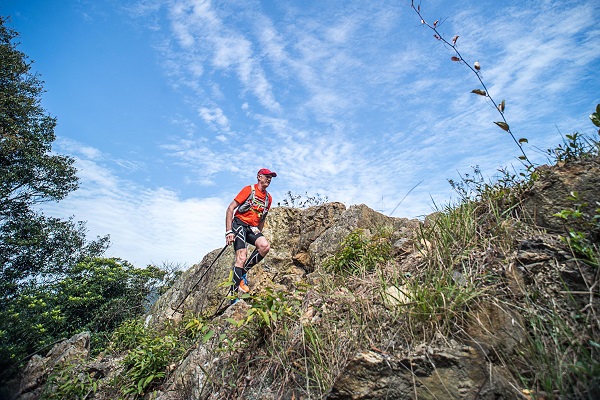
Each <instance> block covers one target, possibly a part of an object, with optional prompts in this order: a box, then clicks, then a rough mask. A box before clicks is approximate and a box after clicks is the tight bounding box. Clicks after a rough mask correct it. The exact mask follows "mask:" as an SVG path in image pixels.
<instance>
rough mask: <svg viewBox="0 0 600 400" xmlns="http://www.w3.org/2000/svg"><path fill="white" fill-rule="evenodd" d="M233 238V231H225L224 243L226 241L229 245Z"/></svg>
mask: <svg viewBox="0 0 600 400" xmlns="http://www.w3.org/2000/svg"><path fill="white" fill-rule="evenodd" d="M234 240H235V235H234V234H233V232H227V233H226V234H225V243H227V245H228V246H229V245H230V244H231V243H233V242H234Z"/></svg>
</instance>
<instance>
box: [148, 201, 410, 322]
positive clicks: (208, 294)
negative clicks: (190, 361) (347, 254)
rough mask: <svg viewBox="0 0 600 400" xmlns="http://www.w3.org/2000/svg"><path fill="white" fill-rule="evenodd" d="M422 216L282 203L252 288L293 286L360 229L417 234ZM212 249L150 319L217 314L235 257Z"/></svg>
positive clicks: (159, 303)
mask: <svg viewBox="0 0 600 400" xmlns="http://www.w3.org/2000/svg"><path fill="white" fill-rule="evenodd" d="M417 225H418V221H416V220H409V219H407V218H393V217H387V216H385V215H383V214H381V213H378V212H376V211H373V210H371V209H370V208H368V207H367V206H365V205H357V206H352V207H350V208H349V209H346V207H345V206H344V205H343V204H341V203H327V204H323V205H320V206H315V207H310V208H307V209H304V210H303V209H297V208H289V207H278V208H275V209H273V210H272V211H271V212H270V213H269V218H268V219H267V222H266V224H265V229H264V235H265V236H266V237H267V239H269V242H270V243H271V251H270V252H269V255H268V256H267V258H266V259H265V260H264V261H262V262H261V263H260V264H258V266H257V267H255V268H253V269H252V270H250V272H249V273H248V279H249V280H250V282H251V286H250V288H251V289H252V290H253V291H260V290H261V288H264V287H272V288H277V287H278V286H279V287H281V288H284V289H285V288H293V286H294V283H297V282H299V281H300V280H301V279H302V277H303V276H305V275H306V274H307V273H310V272H311V271H313V270H314V267H315V265H317V264H318V263H320V262H322V261H323V260H324V259H326V258H327V257H328V256H330V255H331V254H333V253H334V252H335V251H336V250H337V249H338V248H339V246H340V244H341V243H342V241H343V240H344V238H345V237H346V236H347V235H348V234H349V233H350V232H352V231H353V230H355V229H359V228H360V229H366V230H376V229H379V228H382V227H384V226H387V227H392V228H393V229H394V235H395V237H396V238H398V239H399V240H400V239H401V238H406V237H412V235H413V232H414V228H415V227H416V226H417ZM221 250H222V249H217V250H214V251H212V252H210V253H209V254H207V255H206V256H205V257H204V259H203V260H202V262H201V263H200V264H196V265H194V266H192V267H191V268H190V269H189V270H187V271H186V272H185V273H184V274H183V275H182V276H181V278H180V279H179V280H178V281H177V282H176V283H175V284H174V285H173V287H171V289H169V290H168V291H167V293H165V294H164V295H163V296H161V297H160V298H159V299H158V301H157V302H156V303H155V304H154V306H153V307H152V310H151V311H150V313H149V315H148V321H152V322H153V323H161V322H163V321H165V320H174V321H179V320H181V318H182V317H183V314H184V313H185V312H192V313H208V314H211V313H215V312H217V311H219V310H220V309H221V308H222V307H223V306H224V305H226V304H225V303H224V301H223V299H224V298H225V296H226V295H227V293H228V289H229V287H227V286H224V285H223V283H224V282H226V281H227V279H228V276H229V273H230V271H231V267H232V265H233V262H234V254H233V249H232V248H231V246H230V247H228V248H227V249H225V251H224V252H223V254H222V255H221V256H220V257H219V258H218V259H217V260H216V261H215V259H216V258H217V256H218V255H219V253H220V252H221Z"/></svg>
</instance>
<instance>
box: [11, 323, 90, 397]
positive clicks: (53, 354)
mask: <svg viewBox="0 0 600 400" xmlns="http://www.w3.org/2000/svg"><path fill="white" fill-rule="evenodd" d="M89 355H90V334H89V333H88V332H83V333H80V334H77V335H75V336H73V337H72V338H71V339H69V340H65V341H63V342H60V343H59V344H57V345H56V346H54V347H53V348H52V349H51V350H50V351H49V352H48V354H47V355H46V357H41V356H39V355H34V356H33V357H31V359H30V360H29V362H28V363H27V366H26V367H25V370H24V371H23V378H22V379H21V387H20V392H19V394H18V399H19V400H34V399H39V398H40V396H41V394H42V392H43V390H44V385H45V384H46V379H47V378H48V375H49V374H50V372H52V370H53V369H54V368H55V367H58V366H62V365H68V364H77V363H82V362H83V361H85V360H87V359H88V357H89Z"/></svg>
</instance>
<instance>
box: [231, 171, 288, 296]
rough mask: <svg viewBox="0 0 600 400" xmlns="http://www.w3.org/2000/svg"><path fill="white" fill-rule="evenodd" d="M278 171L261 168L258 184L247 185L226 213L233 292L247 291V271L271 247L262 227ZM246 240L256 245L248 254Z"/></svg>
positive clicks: (248, 289)
mask: <svg viewBox="0 0 600 400" xmlns="http://www.w3.org/2000/svg"><path fill="white" fill-rule="evenodd" d="M276 176H277V174H276V173H275V172H273V171H270V170H268V169H267V168H262V169H260V170H259V171H258V174H257V177H256V178H257V180H258V182H257V183H256V184H255V185H250V186H246V187H244V188H243V189H242V190H241V191H240V192H239V193H238V195H237V196H235V198H234V199H233V201H232V202H231V204H229V207H227V212H226V214H225V230H226V232H225V240H226V241H227V244H228V245H229V244H231V243H233V248H234V249H235V265H234V267H233V283H234V293H238V292H239V293H248V292H249V291H250V288H249V287H248V285H247V281H246V273H247V272H248V271H249V270H250V268H252V267H253V266H255V265H256V264H257V263H258V262H259V261H260V260H262V259H263V258H264V257H265V256H266V255H267V253H268V252H269V250H270V248H271V246H270V244H269V242H268V241H267V238H265V237H264V236H263V234H262V233H261V232H262V229H263V227H264V224H265V218H266V216H267V213H268V211H269V209H270V208H271V204H273V198H272V197H271V195H270V194H269V193H267V187H269V185H270V184H271V179H272V178H274V177H276ZM246 243H250V244H251V245H254V246H255V249H254V252H252V254H251V255H250V257H248V254H247V251H246Z"/></svg>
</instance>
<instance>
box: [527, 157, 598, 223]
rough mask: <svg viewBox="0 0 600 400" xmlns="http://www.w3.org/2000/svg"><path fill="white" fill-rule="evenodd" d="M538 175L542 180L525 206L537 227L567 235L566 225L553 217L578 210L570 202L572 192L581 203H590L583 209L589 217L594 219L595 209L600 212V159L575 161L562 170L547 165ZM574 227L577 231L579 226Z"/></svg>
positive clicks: (538, 170)
mask: <svg viewBox="0 0 600 400" xmlns="http://www.w3.org/2000/svg"><path fill="white" fill-rule="evenodd" d="M537 172H539V173H540V178H539V179H538V181H536V182H535V183H534V185H533V187H532V188H531V190H530V191H529V194H528V197H527V199H526V200H525V204H524V205H525V210H526V211H527V212H528V214H529V215H530V216H531V218H533V220H534V221H535V223H536V224H537V225H538V226H541V227H545V228H549V229H551V230H553V231H556V232H562V231H564V230H565V221H564V220H562V219H560V218H557V217H554V216H553V215H554V214H556V213H559V212H560V211H562V210H565V209H569V208H574V207H575V203H574V202H573V201H570V200H569V194H570V193H572V192H577V193H578V194H579V199H580V202H581V203H587V206H585V207H583V209H584V211H585V212H586V213H587V214H588V215H590V216H593V215H594V213H595V209H596V208H600V190H599V189H598V188H599V187H600V158H595V159H593V160H586V161H573V162H569V163H567V164H565V165H562V166H560V167H559V168H556V167H549V166H547V165H544V166H542V167H540V168H538V169H537ZM566 225H567V227H568V226H569V224H566ZM571 226H573V227H574V228H575V229H578V227H577V223H575V224H574V225H571Z"/></svg>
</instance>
